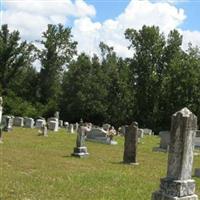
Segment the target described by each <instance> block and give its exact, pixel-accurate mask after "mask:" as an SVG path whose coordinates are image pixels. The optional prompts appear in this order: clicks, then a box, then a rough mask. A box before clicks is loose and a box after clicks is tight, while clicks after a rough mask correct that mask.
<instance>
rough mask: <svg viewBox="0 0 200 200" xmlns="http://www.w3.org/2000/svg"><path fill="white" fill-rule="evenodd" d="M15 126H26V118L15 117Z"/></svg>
mask: <svg viewBox="0 0 200 200" xmlns="http://www.w3.org/2000/svg"><path fill="white" fill-rule="evenodd" d="M14 126H20V127H22V126H24V118H23V117H15V118H14Z"/></svg>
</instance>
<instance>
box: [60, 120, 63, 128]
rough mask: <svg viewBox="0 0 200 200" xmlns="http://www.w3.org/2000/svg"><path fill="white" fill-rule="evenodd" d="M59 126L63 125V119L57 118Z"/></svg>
mask: <svg viewBox="0 0 200 200" xmlns="http://www.w3.org/2000/svg"><path fill="white" fill-rule="evenodd" d="M59 127H61V128H62V127H63V120H59Z"/></svg>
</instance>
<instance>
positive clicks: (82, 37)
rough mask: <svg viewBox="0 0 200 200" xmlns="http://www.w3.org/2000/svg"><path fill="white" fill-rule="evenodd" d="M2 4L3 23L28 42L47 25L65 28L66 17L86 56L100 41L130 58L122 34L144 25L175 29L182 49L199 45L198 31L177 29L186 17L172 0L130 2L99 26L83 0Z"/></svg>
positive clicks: (16, 0)
mask: <svg viewBox="0 0 200 200" xmlns="http://www.w3.org/2000/svg"><path fill="white" fill-rule="evenodd" d="M4 4H5V5H4V6H5V8H6V9H5V10H4V11H3V23H7V24H9V27H10V28H11V30H13V29H18V30H19V31H20V33H21V35H22V38H23V39H28V40H31V41H33V40H36V39H40V37H41V33H42V32H43V31H44V30H46V28H47V24H50V23H53V24H58V23H62V24H65V25H67V24H68V22H69V20H71V18H70V17H73V18H75V19H74V21H73V22H70V24H71V25H72V33H73V35H74V39H75V40H77V41H78V43H79V44H78V50H79V52H81V51H85V52H86V53H88V54H90V55H92V54H93V53H99V48H98V45H99V43H100V41H104V42H105V43H107V44H108V45H110V46H113V47H114V48H115V51H116V52H117V53H118V54H119V55H120V56H123V57H126V56H131V54H132V53H131V51H129V50H128V49H127V47H128V46H129V42H128V41H127V40H126V39H125V37H124V32H125V30H126V29H127V28H134V29H140V28H141V27H142V26H143V25H144V24H145V25H156V26H159V27H160V29H161V31H163V32H164V33H165V34H166V35H167V34H168V32H169V31H170V30H172V29H175V28H179V30H180V32H181V33H182V34H183V36H184V39H183V41H184V42H183V48H187V43H188V42H189V41H191V42H192V43H193V44H194V45H200V32H198V31H190V30H186V31H183V30H181V29H180V25H181V24H182V23H184V21H185V20H186V15H185V13H184V10H183V9H178V8H177V7H176V0H163V1H156V0H143V1H139V0H131V1H130V2H129V4H128V6H127V7H126V8H125V10H124V11H123V12H122V13H121V14H120V15H119V16H117V17H116V18H114V19H107V20H105V21H104V22H101V23H100V22H96V21H93V19H92V17H93V16H95V15H96V10H95V7H94V6H93V5H90V4H87V3H86V2H85V1H84V0H76V1H72V0H57V1H55V0H26V1H25V0H24V1H22V0H13V1H12V0H10V1H6V3H4ZM113 9H114V8H113ZM102 12H103V11H102Z"/></svg>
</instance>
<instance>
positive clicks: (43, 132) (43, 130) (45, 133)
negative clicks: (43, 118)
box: [41, 124, 48, 137]
mask: <svg viewBox="0 0 200 200" xmlns="http://www.w3.org/2000/svg"><path fill="white" fill-rule="evenodd" d="M41 131H42V135H43V136H45V137H47V136H48V130H47V125H46V124H44V125H43V126H42V128H41Z"/></svg>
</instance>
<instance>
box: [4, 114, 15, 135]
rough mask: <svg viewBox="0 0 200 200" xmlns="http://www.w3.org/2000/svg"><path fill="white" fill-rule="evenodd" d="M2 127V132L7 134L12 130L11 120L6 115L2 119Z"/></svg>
mask: <svg viewBox="0 0 200 200" xmlns="http://www.w3.org/2000/svg"><path fill="white" fill-rule="evenodd" d="M2 125H3V131H6V132H9V131H11V130H12V125H13V118H12V117H11V116H8V115H4V116H3V118H2Z"/></svg>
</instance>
